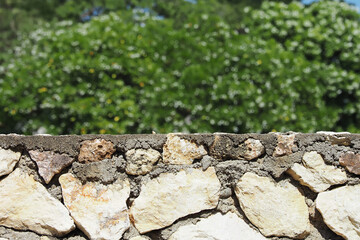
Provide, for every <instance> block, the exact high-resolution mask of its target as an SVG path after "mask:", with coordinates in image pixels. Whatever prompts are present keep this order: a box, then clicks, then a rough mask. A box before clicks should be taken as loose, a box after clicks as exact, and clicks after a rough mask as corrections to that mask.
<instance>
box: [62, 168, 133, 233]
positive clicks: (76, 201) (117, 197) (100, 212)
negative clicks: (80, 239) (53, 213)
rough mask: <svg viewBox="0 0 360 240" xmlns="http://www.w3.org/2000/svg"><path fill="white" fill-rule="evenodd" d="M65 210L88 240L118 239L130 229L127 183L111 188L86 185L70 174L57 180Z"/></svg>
mask: <svg viewBox="0 0 360 240" xmlns="http://www.w3.org/2000/svg"><path fill="white" fill-rule="evenodd" d="M59 182H60V184H61V189H62V193H63V198H64V203H65V206H66V207H67V208H68V209H69V211H70V213H71V216H72V217H73V218H74V221H75V223H76V225H77V226H78V227H79V228H80V229H81V231H83V232H84V233H85V234H86V235H87V236H88V237H89V238H90V239H105V240H107V239H109V240H110V239H120V238H121V237H122V235H123V233H124V232H125V231H126V230H127V229H128V228H129V227H130V220H129V215H128V210H127V206H126V200H127V198H128V197H129V194H130V184H129V181H128V180H124V181H121V180H120V179H119V180H117V181H116V182H115V183H113V184H111V185H106V186H105V185H102V184H100V183H94V182H87V183H86V184H85V185H83V184H82V183H81V181H80V180H79V179H76V178H75V177H74V176H73V175H72V174H71V173H67V174H63V175H61V176H60V178H59Z"/></svg>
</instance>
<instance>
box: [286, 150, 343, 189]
mask: <svg viewBox="0 0 360 240" xmlns="http://www.w3.org/2000/svg"><path fill="white" fill-rule="evenodd" d="M302 163H303V165H301V164H298V163H295V164H294V166H292V167H291V168H290V169H289V170H288V173H289V174H290V175H291V176H292V177H293V178H294V179H295V180H297V181H299V182H300V183H301V184H302V185H304V186H308V187H309V188H310V189H311V190H313V191H314V192H323V191H325V190H326V189H328V188H329V187H330V186H331V185H335V184H342V183H345V182H346V181H347V177H346V173H345V172H343V171H341V170H340V169H337V168H335V167H334V166H330V165H326V164H325V162H324V160H323V158H322V157H321V155H320V154H318V153H317V152H315V151H312V152H307V153H305V154H304V156H303V159H302Z"/></svg>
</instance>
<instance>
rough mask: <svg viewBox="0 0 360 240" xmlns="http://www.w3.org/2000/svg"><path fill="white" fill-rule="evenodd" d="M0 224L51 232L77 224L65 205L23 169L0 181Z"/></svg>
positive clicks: (55, 233) (65, 230) (62, 232)
mask: <svg viewBox="0 0 360 240" xmlns="http://www.w3.org/2000/svg"><path fill="white" fill-rule="evenodd" d="M0 225H2V226H5V227H10V228H14V229H17V230H31V231H34V232H36V233H38V234H44V235H52V236H63V235H65V234H67V233H69V232H70V231H72V230H73V229H74V228H75V225H74V221H73V220H72V218H71V217H70V215H69V212H68V210H67V209H66V208H65V207H64V205H62V204H61V203H60V202H59V201H58V200H57V199H55V198H54V197H52V196H51V195H50V193H48V192H47V190H46V189H45V187H44V186H43V185H41V184H40V183H38V182H36V181H35V180H34V178H33V177H32V176H29V175H28V174H27V173H25V172H22V170H20V169H16V170H15V171H14V172H12V173H11V174H10V175H9V176H7V177H6V178H5V179H3V180H2V181H1V182H0Z"/></svg>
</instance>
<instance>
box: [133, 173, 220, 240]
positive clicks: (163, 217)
mask: <svg viewBox="0 0 360 240" xmlns="http://www.w3.org/2000/svg"><path fill="white" fill-rule="evenodd" d="M219 195H220V182H219V180H218V178H217V176H216V173H215V169H214V167H209V168H208V169H207V170H206V171H202V170H201V169H186V170H181V171H180V172H178V173H163V174H160V175H159V176H158V177H157V178H155V179H152V180H150V181H149V182H147V183H146V184H144V185H143V186H142V187H141V192H140V195H139V197H138V198H136V199H135V200H134V202H133V205H132V207H131V208H130V215H131V218H132V221H133V223H134V225H135V227H136V228H137V229H138V230H139V232H140V233H146V232H149V231H152V230H155V229H160V228H163V227H166V226H169V225H171V224H172V223H173V222H174V221H176V220H177V219H179V218H181V217H184V216H186V215H189V214H193V213H197V212H200V211H202V210H205V209H213V208H215V207H216V206H217V204H218V201H219Z"/></svg>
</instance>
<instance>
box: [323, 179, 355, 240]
mask: <svg viewBox="0 0 360 240" xmlns="http://www.w3.org/2000/svg"><path fill="white" fill-rule="evenodd" d="M359 201H360V185H355V186H344V187H339V188H337V189H334V190H331V191H328V192H322V193H319V195H318V197H317V198H316V208H317V210H319V212H320V213H321V215H322V216H323V219H324V221H325V223H326V225H327V226H328V227H329V228H330V229H331V230H333V231H334V232H335V233H336V234H338V235H340V236H342V237H344V238H345V239H348V240H359V239H360V202H359Z"/></svg>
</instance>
